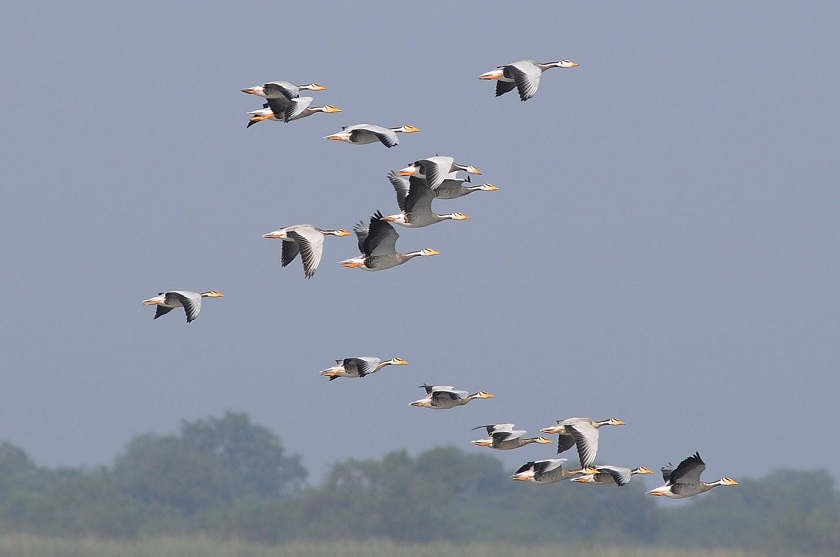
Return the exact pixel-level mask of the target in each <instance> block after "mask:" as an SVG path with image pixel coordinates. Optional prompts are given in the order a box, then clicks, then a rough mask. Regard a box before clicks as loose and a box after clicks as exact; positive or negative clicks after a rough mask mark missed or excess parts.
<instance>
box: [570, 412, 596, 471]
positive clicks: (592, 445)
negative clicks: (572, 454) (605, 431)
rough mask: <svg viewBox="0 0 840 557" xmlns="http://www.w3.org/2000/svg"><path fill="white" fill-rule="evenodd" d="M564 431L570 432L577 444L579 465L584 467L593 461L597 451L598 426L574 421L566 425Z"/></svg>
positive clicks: (590, 464)
mask: <svg viewBox="0 0 840 557" xmlns="http://www.w3.org/2000/svg"><path fill="white" fill-rule="evenodd" d="M566 431H568V432H569V433H571V434H572V437H574V439H575V445H577V451H578V457H580V465H581V466H583V467H584V468H586V467H587V466H592V463H593V462H595V455H596V454H597V453H598V437H599V434H598V428H596V427H594V426H592V424H591V423H589V422H576V423H574V424H569V425H567V426H566Z"/></svg>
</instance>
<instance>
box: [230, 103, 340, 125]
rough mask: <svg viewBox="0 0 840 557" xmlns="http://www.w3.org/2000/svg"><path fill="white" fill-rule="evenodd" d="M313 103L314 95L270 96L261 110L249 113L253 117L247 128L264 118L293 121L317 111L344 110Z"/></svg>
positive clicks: (329, 105)
mask: <svg viewBox="0 0 840 557" xmlns="http://www.w3.org/2000/svg"><path fill="white" fill-rule="evenodd" d="M310 104H312V97H296V98H294V99H291V100H289V99H287V98H286V97H283V96H281V97H278V98H269V99H266V102H265V103H264V104H263V107H262V108H261V109H259V110H252V111H251V112H249V113H248V114H250V115H251V119H250V120H248V125H247V126H245V127H246V128H250V127H251V126H253V125H254V124H256V123H257V122H262V121H263V120H274V121H276V122H279V121H281V120H282V121H283V122H291V121H292V120H300V119H301V118H306V117H307V116H311V115H313V114H315V113H317V112H326V113H334V112H342V110H341V109H340V108H338V107H336V106H333V105H331V104H328V105H326V106H309V105H310Z"/></svg>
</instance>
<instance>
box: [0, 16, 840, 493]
mask: <svg viewBox="0 0 840 557" xmlns="http://www.w3.org/2000/svg"><path fill="white" fill-rule="evenodd" d="M513 5H514V4H511V3H509V2H482V3H463V4H462V5H460V7H452V5H451V3H449V2H440V3H427V4H425V5H421V4H417V5H413V7H409V6H408V5H406V4H403V3H396V2H369V3H365V4H364V6H362V5H360V4H359V3H346V4H340V5H333V4H321V3H317V2H312V3H306V4H305V7H306V9H305V11H304V10H301V11H295V10H291V11H290V10H289V9H288V8H287V7H284V5H283V4H277V5H276V6H275V7H274V8H271V6H269V5H268V4H265V3H236V4H235V5H230V6H227V7H216V6H213V7H208V6H206V5H205V4H204V3H188V2H179V3H163V2H143V3H129V4H126V3H122V2H101V3H79V4H73V5H70V4H68V5H63V4H62V5H58V6H56V5H54V4H53V3H42V4H36V3H33V2H14V3H10V4H6V5H4V8H3V10H2V12H3V14H2V17H0V45H1V46H2V50H3V52H4V53H5V56H4V61H3V71H2V80H3V87H2V88H0V98H1V99H2V101H3V106H4V107H5V110H3V112H2V116H0V118H2V129H3V149H2V151H0V152H2V155H0V156H2V159H3V160H2V165H0V182H1V183H2V188H3V203H2V204H0V214H1V215H2V219H0V227H2V235H0V238H2V239H1V240H0V242H2V254H3V260H4V272H3V273H2V284H0V286H2V289H3V292H4V294H5V295H4V297H3V298H4V308H3V309H4V311H3V317H2V331H0V333H2V334H1V335H0V338H2V339H3V340H2V353H3V358H2V367H0V384H2V389H0V439H3V440H8V441H11V442H13V443H15V444H17V445H20V446H21V447H23V448H24V449H25V450H27V451H28V452H29V453H30V454H31V455H32V456H33V458H34V459H35V460H36V462H38V463H39V464H42V465H48V466H58V465H71V466H76V465H93V464H107V463H110V462H111V461H112V459H113V457H114V456H115V455H116V454H117V453H119V452H120V451H121V450H122V449H123V447H124V446H125V444H126V443H127V442H128V441H129V440H130V439H131V438H132V437H133V436H135V435H138V434H141V433H145V432H150V431H151V432H158V433H168V432H172V431H175V430H176V429H177V428H178V426H179V423H180V421H181V420H183V419H189V420H192V419H197V418H201V417H206V416H209V415H216V416H218V415H221V414H223V413H224V412H225V411H226V410H234V411H245V412H247V413H248V414H250V416H251V418H252V419H253V420H254V421H255V422H256V423H259V424H262V425H265V426H267V427H269V428H271V429H272V430H274V431H275V432H277V433H278V434H279V435H280V437H281V439H282V441H283V443H284V444H285V446H286V447H287V448H288V450H289V451H291V452H293V453H299V454H302V455H303V456H304V464H305V465H306V467H307V468H308V469H309V470H310V471H311V472H312V473H313V479H314V480H316V481H317V479H318V478H319V477H320V475H321V474H322V473H323V471H324V470H325V469H326V468H327V467H328V466H329V465H330V464H331V463H333V462H336V461H338V460H342V459H346V458H348V457H351V456H352V457H367V456H370V457H380V456H381V455H383V454H384V453H386V452H388V451H391V450H395V449H400V448H408V449H409V450H410V451H411V452H412V453H416V452H419V451H421V450H424V449H427V448H430V447H433V446H437V445H441V444H455V445H458V446H460V447H462V448H464V449H465V450H468V451H481V450H485V451H486V449H480V448H477V447H473V446H471V445H470V444H469V441H470V439H476V438H479V437H480V435H477V434H479V433H481V432H472V431H470V428H472V427H473V426H476V425H481V424H486V423H493V422H514V423H516V424H517V425H518V426H520V427H522V428H524V429H528V430H529V431H531V432H534V433H535V432H536V431H537V430H538V429H539V428H540V427H544V426H547V425H549V424H551V423H553V422H554V420H556V419H559V418H565V417H569V416H576V415H583V416H591V417H593V418H607V417H612V416H614V417H619V418H622V419H624V420H625V421H626V422H627V424H628V425H627V426H626V427H624V428H615V429H610V430H609V431H605V432H604V434H603V435H602V443H601V451H600V453H599V459H598V460H599V462H601V463H611V464H618V465H627V466H638V465H645V466H648V467H652V468H655V467H659V466H660V465H662V464H664V463H665V462H667V461H669V460H670V461H673V462H676V461H678V460H680V459H681V458H683V457H685V456H687V455H689V454H691V453H693V452H694V451H700V453H701V454H702V455H703V457H704V458H705V460H706V462H707V463H708V467H709V471H708V474H709V476H714V477H715V478H717V477H719V476H721V475H730V476H733V477H736V478H739V477H755V476H758V475H761V474H764V473H766V472H768V471H769V470H771V469H774V468H778V467H795V468H800V469H815V468H826V469H829V470H830V471H831V472H832V473H833V474H834V475H835V477H838V475H839V474H840V465H838V462H840V448H838V444H837V443H836V442H835V440H836V439H837V433H836V423H835V422H836V416H837V407H838V395H840V378H839V377H838V373H837V371H838V363H840V342H838V340H840V339H838V333H840V301H838V286H837V285H838V274H840V273H839V272H840V257H838V242H837V238H838V233H839V232H840V219H838V215H837V213H838V202H839V201H840V191H838V171H837V150H838V140H840V132H839V131H838V130H840V112H838V105H837V90H838V86H840V74H838V71H837V53H838V52H840V34H838V33H837V29H838V28H840V17H838V8H837V6H836V4H834V3H830V2H823V3H818V2H811V3H808V4H804V5H803V4H796V5H794V4H789V5H775V4H773V5H771V4H768V3H766V2H735V3H733V2H704V3H702V4H697V5H688V4H687V3H678V2H647V3H644V5H643V6H638V5H636V6H631V5H630V3H624V2H607V3H591V2H580V3H562V4H561V3H555V2H546V3H527V2H526V3H517V4H516V5H517V6H519V7H516V8H513V7H512V6H513ZM423 6H425V7H423ZM522 58H535V59H538V60H543V61H547V60H556V59H560V58H569V59H572V60H575V61H577V62H579V63H580V67H579V68H574V69H572V70H552V71H551V72H549V73H547V74H546V75H545V76H544V78H543V80H542V84H541V87H540V90H539V92H538V94H537V96H536V97H535V98H534V99H532V100H531V101H528V102H527V103H522V102H519V101H518V99H517V98H516V97H515V96H514V95H513V94H510V95H507V96H504V97H501V98H494V96H493V90H494V87H493V84H492V83H487V82H482V81H480V80H478V75H479V74H481V73H483V72H485V71H488V70H490V69H493V68H494V67H495V66H497V65H498V64H503V63H509V62H512V61H515V60H519V59H522ZM276 79H286V80H291V81H295V82H298V83H304V82H310V81H316V82H319V83H322V84H324V85H326V86H327V87H328V90H326V91H323V92H318V93H314V94H313V96H315V99H316V104H328V103H329V104H334V105H337V106H339V107H341V108H343V109H344V112H343V113H341V114H336V115H331V114H330V115H325V114H319V115H315V116H312V117H310V118H307V119H305V120H302V121H298V122H294V123H291V124H288V125H287V124H282V123H276V122H265V123H261V124H259V125H257V126H254V127H252V128H250V129H247V130H246V128H245V124H246V122H247V119H248V116H247V114H246V112H247V111H249V110H254V109H256V108H259V107H260V104H261V103H260V99H258V98H256V97H252V96H247V95H243V94H242V93H240V92H239V89H241V88H243V87H247V86H252V85H257V84H260V83H263V82H265V81H270V80H276ZM360 122H370V123H378V124H381V125H386V126H396V125H400V124H413V125H415V126H418V127H420V128H421V129H422V130H423V131H422V132H421V133H419V134H412V135H406V136H403V137H402V138H401V145H400V146H399V147H396V148H393V149H390V150H388V149H385V148H383V147H382V146H380V145H368V146H363V147H357V146H350V145H343V144H338V143H335V142H328V141H325V140H324V139H323V136H325V135H328V134H329V133H332V132H334V131H336V130H338V129H339V128H340V126H342V125H348V124H355V123H360ZM435 153H439V154H447V155H452V156H454V157H455V158H456V160H458V161H460V162H463V163H467V164H473V165H475V166H477V167H479V168H480V169H482V170H483V171H484V176H483V177H481V178H483V179H484V180H486V181H488V182H491V183H494V184H496V185H498V186H500V187H501V188H502V190H501V191H499V192H495V193H492V194H481V193H479V194H474V195H472V196H470V197H467V198H464V199H460V200H456V201H450V202H438V203H436V205H435V207H436V209H437V210H439V211H440V212H448V211H457V210H460V211H463V212H465V213H467V214H469V215H470V216H471V217H472V220H470V221H466V222H445V223H442V224H439V225H436V226H434V227H430V228H425V229H420V230H405V229H403V230H401V231H400V232H401V238H400V240H399V243H398V246H399V247H401V248H403V249H404V250H406V251H407V250H411V249H418V248H423V247H432V248H436V249H438V250H440V251H441V252H442V255H441V256H439V257H436V258H428V259H421V260H416V261H412V262H410V263H409V264H407V265H405V266H403V267H401V268H397V269H393V270H390V271H385V272H381V273H363V272H360V271H353V270H348V269H343V268H341V267H340V266H338V264H337V262H338V261H340V260H342V259H345V258H348V257H352V256H354V255H356V253H357V250H356V244H355V241H354V239H351V238H329V239H328V241H327V244H326V251H325V255H324V260H323V262H322V265H321V268H320V270H319V271H318V274H317V275H316V276H315V277H314V278H313V279H312V280H310V281H305V280H304V278H303V272H302V269H301V268H300V264H299V263H298V262H295V264H293V265H291V266H290V267H289V268H286V269H281V267H280V255H279V254H280V245H279V242H276V241H269V240H265V239H263V238H261V235H262V234H264V233H266V232H268V231H271V230H274V229H276V228H278V227H280V226H287V225H291V224H297V223H304V222H312V223H315V224H317V225H319V226H322V227H329V228H332V227H343V228H348V229H350V228H352V226H353V224H354V223H355V222H356V221H358V220H359V219H367V218H368V217H369V215H370V214H371V213H372V212H373V211H374V210H376V209H381V210H382V211H383V212H386V213H388V212H396V210H397V209H396V202H395V198H394V195H393V190H392V189H391V186H390V185H389V183H388V181H387V179H386V177H385V176H386V173H387V172H388V171H389V170H390V169H397V168H401V167H403V166H405V165H406V164H407V163H409V162H411V161H414V160H416V159H419V158H423V157H426V156H429V155H433V154H435ZM166 289H189V290H196V291H201V290H207V289H217V290H220V291H222V292H224V293H225V294H226V297H225V298H224V299H220V300H209V301H206V303H205V306H204V309H203V311H202V314H201V316H200V318H199V319H198V320H197V321H196V322H195V323H192V324H190V325H187V324H186V323H184V317H183V314H182V313H180V312H174V313H173V314H171V315H169V316H167V317H166V318H164V319H159V320H157V321H152V315H153V313H154V311H153V310H152V309H151V308H148V307H144V306H142V305H141V304H140V302H141V300H143V299H144V298H147V297H150V296H152V295H154V294H156V293H157V292H158V291H160V290H166ZM348 355H377V356H382V357H386V358H389V357H391V356H400V357H403V358H405V359H407V360H409V361H410V362H411V365H410V366H407V367H401V368H390V369H387V370H386V371H383V372H382V373H380V374H378V375H376V376H373V377H369V378H366V379H364V380H339V381H333V382H331V383H328V382H327V381H325V380H324V379H323V378H322V377H320V376H319V375H318V371H319V370H321V369H324V368H326V367H328V366H329V365H330V364H331V362H332V361H333V360H334V359H335V358H340V357H344V356H348ZM424 382H428V383H436V384H441V383H443V384H453V385H455V386H456V387H459V388H463V389H468V390H471V391H472V390H478V389H484V390H487V391H490V392H493V393H495V394H496V397H497V398H495V399H494V400H489V401H476V402H473V403H472V404H470V405H469V406H467V407H465V408H459V409H456V410H453V411H449V412H434V411H428V410H423V409H417V408H410V407H409V406H408V403H409V402H410V401H412V400H415V399H417V398H420V397H421V395H422V391H421V389H418V388H417V387H418V385H421V384H422V383H424ZM493 454H494V455H496V456H498V457H500V458H503V460H504V462H505V463H506V465H508V466H509V467H510V468H514V467H515V466H517V465H518V464H520V463H521V462H524V461H526V460H530V459H534V458H545V457H551V456H552V455H553V448H551V447H546V446H530V447H526V448H524V449H521V450H519V451H512V452H508V453H501V452H495V453H493Z"/></svg>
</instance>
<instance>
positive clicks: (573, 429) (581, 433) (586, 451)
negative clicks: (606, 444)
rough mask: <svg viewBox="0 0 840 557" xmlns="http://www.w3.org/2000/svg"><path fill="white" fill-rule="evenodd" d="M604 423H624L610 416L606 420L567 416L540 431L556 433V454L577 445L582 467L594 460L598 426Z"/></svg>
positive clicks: (596, 448)
mask: <svg viewBox="0 0 840 557" xmlns="http://www.w3.org/2000/svg"><path fill="white" fill-rule="evenodd" d="M605 425H624V421H623V420H619V419H618V418H610V419H608V420H599V421H596V420H592V419H590V418H568V419H566V420H558V421H557V425H553V426H551V427H544V428H542V429H541V430H540V431H541V432H542V433H549V434H554V433H557V434H558V437H557V454H560V453H562V452H564V451H567V450H569V449H571V448H572V446H574V445H576V446H577V452H578V457H580V465H581V466H582V467H584V468H586V467H588V466H591V465H592V463H593V462H595V455H596V454H597V452H598V437H599V434H598V428H600V427H603V426H605Z"/></svg>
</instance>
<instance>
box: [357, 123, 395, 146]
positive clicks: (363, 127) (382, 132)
mask: <svg viewBox="0 0 840 557" xmlns="http://www.w3.org/2000/svg"><path fill="white" fill-rule="evenodd" d="M353 127H354V128H355V129H353V130H352V131H351V132H350V141H354V140H355V139H356V138H357V137H359V136H362V135H365V134H372V135H374V136H376V139H378V140H379V141H380V143H382V145H384V146H385V147H388V148H389V149H390V148H391V147H393V146H395V145H399V144H400V140H399V138H398V137H397V134H396V132H394V130H389V129H388V128H383V127H382V126H376V125H373V124H359V125H358V126H353Z"/></svg>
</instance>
